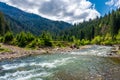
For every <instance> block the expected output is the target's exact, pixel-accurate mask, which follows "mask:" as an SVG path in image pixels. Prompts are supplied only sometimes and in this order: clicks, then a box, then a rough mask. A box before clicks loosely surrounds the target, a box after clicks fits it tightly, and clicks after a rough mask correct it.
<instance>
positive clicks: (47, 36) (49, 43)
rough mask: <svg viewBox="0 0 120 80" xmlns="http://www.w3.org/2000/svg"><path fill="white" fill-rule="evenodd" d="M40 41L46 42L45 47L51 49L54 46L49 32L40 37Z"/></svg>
mask: <svg viewBox="0 0 120 80" xmlns="http://www.w3.org/2000/svg"><path fill="white" fill-rule="evenodd" d="M40 39H41V40H43V41H44V46H47V47H51V46H53V44H52V36H51V34H50V33H49V32H43V33H42V34H41V36H40Z"/></svg>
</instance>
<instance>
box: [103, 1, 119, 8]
mask: <svg viewBox="0 0 120 80" xmlns="http://www.w3.org/2000/svg"><path fill="white" fill-rule="evenodd" d="M105 4H106V5H108V6H112V7H116V8H120V0H109V1H107V2H106V3H105Z"/></svg>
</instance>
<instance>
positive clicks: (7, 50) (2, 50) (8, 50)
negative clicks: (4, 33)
mask: <svg viewBox="0 0 120 80" xmlns="http://www.w3.org/2000/svg"><path fill="white" fill-rule="evenodd" d="M3 52H12V51H11V50H10V49H7V48H2V47H0V53H3Z"/></svg>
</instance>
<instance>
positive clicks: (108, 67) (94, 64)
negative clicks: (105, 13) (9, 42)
mask: <svg viewBox="0 0 120 80" xmlns="http://www.w3.org/2000/svg"><path fill="white" fill-rule="evenodd" d="M110 50H111V47H106V46H97V45H94V46H92V47H91V48H89V49H84V50H80V51H75V52H68V53H56V54H47V55H39V56H31V57H26V58H19V59H14V60H10V61H8V60H6V61H2V62H0V66H1V67H2V68H3V69H2V70H0V80H120V58H115V57H108V56H107V54H108V53H109V52H110Z"/></svg>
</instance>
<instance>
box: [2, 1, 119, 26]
mask: <svg viewBox="0 0 120 80" xmlns="http://www.w3.org/2000/svg"><path fill="white" fill-rule="evenodd" d="M0 1H1V2H4V3H7V4H9V5H11V6H14V7H17V8H19V9H21V10H23V11H25V12H30V13H35V14H38V15H40V16H42V17H45V18H48V19H51V20H58V21H65V22H68V23H73V24H74V23H79V22H82V21H84V20H85V21H88V20H89V19H95V18H96V17H97V16H98V17H100V16H104V15H105V14H107V13H108V12H109V11H111V10H112V9H116V8H119V7H120V0H0Z"/></svg>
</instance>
